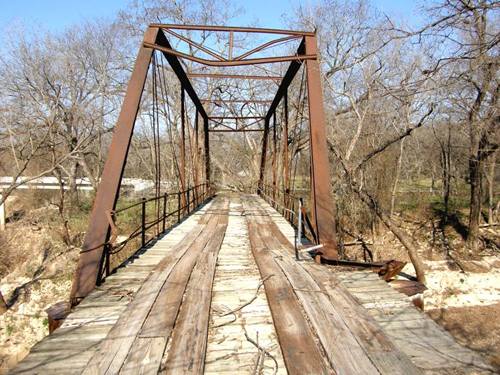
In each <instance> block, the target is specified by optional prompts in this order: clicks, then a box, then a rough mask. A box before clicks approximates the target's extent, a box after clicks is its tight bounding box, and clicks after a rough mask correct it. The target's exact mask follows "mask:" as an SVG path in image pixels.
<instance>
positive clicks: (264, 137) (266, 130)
mask: <svg viewBox="0 0 500 375" xmlns="http://www.w3.org/2000/svg"><path fill="white" fill-rule="evenodd" d="M268 136H269V120H268V119H267V117H266V119H265V121H264V132H263V135H262V153H261V155H260V173H259V185H258V188H259V190H258V191H257V193H259V194H260V192H261V191H263V189H264V173H265V170H266V152H267V138H268Z"/></svg>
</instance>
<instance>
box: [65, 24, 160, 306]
mask: <svg viewBox="0 0 500 375" xmlns="http://www.w3.org/2000/svg"><path fill="white" fill-rule="evenodd" d="M158 31H159V29H158V28H155V27H150V28H148V29H147V31H146V33H145V34H144V42H148V43H155V42H156V40H157V38H158ZM152 54H153V49H152V48H148V47H144V46H143V45H142V44H141V47H140V49H139V54H138V56H137V59H136V62H135V66H134V70H133V72H132V76H131V78H130V81H129V84H128V87H127V92H126V94H125V99H124V101H123V105H122V109H121V112H120V115H119V117H118V120H117V123H116V126H115V129H114V133H113V138H112V140H111V145H110V149H109V153H108V158H107V160H106V163H105V165H104V169H103V172H102V175H101V183H100V184H99V188H98V189H97V194H96V197H95V200H94V206H93V208H92V213H91V215H90V221H89V222H90V224H89V226H88V229H87V231H86V235H85V239H84V241H83V246H82V251H81V254H80V259H79V261H78V266H77V269H76V272H75V276H74V279H73V285H72V289H71V295H70V298H71V302H72V304H76V303H78V301H79V300H80V299H81V298H83V297H85V296H86V295H88V294H89V293H90V292H91V291H92V289H94V287H95V285H96V282H97V279H98V277H99V272H100V269H101V264H102V262H103V251H104V243H105V242H106V241H107V239H108V237H109V230H110V227H109V223H108V220H107V218H106V212H108V211H109V210H113V209H114V208H115V206H116V201H117V200H118V195H119V191H120V184H121V179H122V175H123V170H124V168H125V161H126V160H127V154H128V150H129V146H130V140H131V138H132V133H133V130H134V124H135V120H136V117H137V112H138V111H139V105H140V102H141V96H142V92H143V89H144V84H145V82H146V77H147V74H148V68H149V63H150V61H151V56H152Z"/></svg>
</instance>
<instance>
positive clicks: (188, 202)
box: [186, 188, 191, 215]
mask: <svg viewBox="0 0 500 375" xmlns="http://www.w3.org/2000/svg"><path fill="white" fill-rule="evenodd" d="M190 191H191V188H189V189H187V192H186V196H187V213H188V215H189V209H190V207H189V206H191V200H190V198H189V195H190V194H189V192H190Z"/></svg>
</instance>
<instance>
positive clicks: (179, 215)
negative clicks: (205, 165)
mask: <svg viewBox="0 0 500 375" xmlns="http://www.w3.org/2000/svg"><path fill="white" fill-rule="evenodd" d="M177 222H178V223H180V222H181V192H180V191H179V192H177Z"/></svg>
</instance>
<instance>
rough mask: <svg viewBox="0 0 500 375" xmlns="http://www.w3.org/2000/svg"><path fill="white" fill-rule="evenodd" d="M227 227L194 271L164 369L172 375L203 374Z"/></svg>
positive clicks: (223, 226) (221, 227)
mask: <svg viewBox="0 0 500 375" xmlns="http://www.w3.org/2000/svg"><path fill="white" fill-rule="evenodd" d="M226 225H227V224H225V223H224V224H219V225H218V228H217V229H216V231H215V232H214V233H213V236H212V238H211V239H210V242H209V243H208V244H207V246H206V248H205V249H204V251H203V253H202V255H201V257H200V259H199V261H198V262H197V263H196V266H195V268H194V270H193V274H192V277H191V279H190V281H189V285H188V289H187V291H186V295H185V298H184V301H183V303H182V307H181V311H180V313H179V317H178V319H177V322H176V325H175V329H174V332H173V336H172V343H171V347H170V349H169V351H168V353H167V358H166V364H165V366H164V367H163V366H162V367H163V368H164V372H165V373H169V374H186V373H189V374H202V373H203V368H204V365H205V349H206V347H207V332H208V321H209V313H210V301H211V297H212V283H213V278H214V274H215V265H216V262H217V255H218V252H219V249H220V246H221V244H222V240H223V239H224V234H225V231H226Z"/></svg>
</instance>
